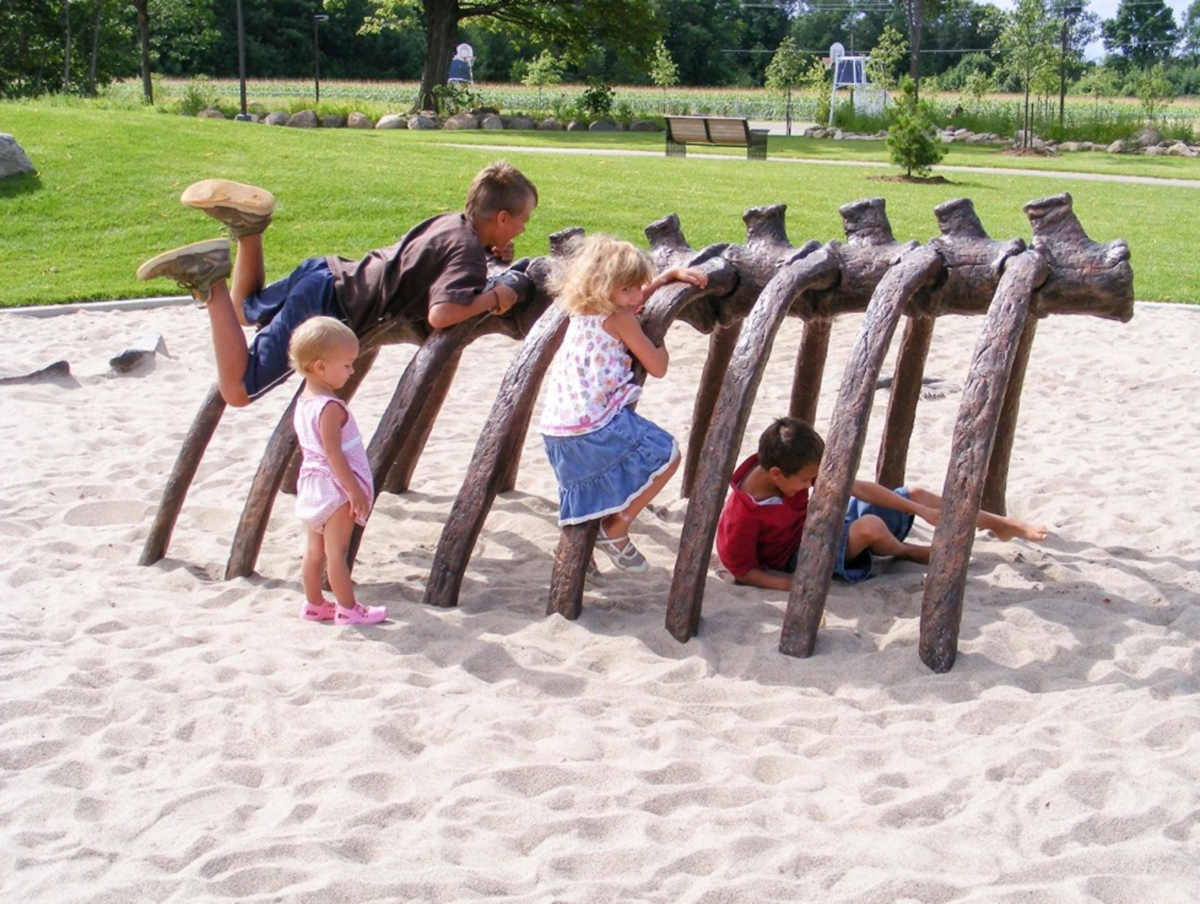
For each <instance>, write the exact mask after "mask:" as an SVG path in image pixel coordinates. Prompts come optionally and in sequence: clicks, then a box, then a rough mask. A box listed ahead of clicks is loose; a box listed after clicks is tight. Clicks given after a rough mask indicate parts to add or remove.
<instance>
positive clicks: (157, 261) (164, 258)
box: [137, 239, 229, 279]
mask: <svg viewBox="0 0 1200 904" xmlns="http://www.w3.org/2000/svg"><path fill="white" fill-rule="evenodd" d="M222 249H224V250H225V251H228V250H229V240H228V239H209V240H208V241H206V242H195V243H194V244H191V245H181V246H180V247H178V248H172V249H171V250H170V251H164V252H163V253H162V254H160V255H158V256H157V257H152V258H150V260H148V261H146V263H144V264H142V265H141V266H140V267H138V269H137V278H138V279H156V278H157V277H155V275H154V271H155V270H157V269H158V268H159V267H161V266H162V265H163V264H166V263H169V262H170V261H173V260H175V259H176V258H179V257H184V256H185V255H188V254H212V253H213V252H214V251H220V250H222Z"/></svg>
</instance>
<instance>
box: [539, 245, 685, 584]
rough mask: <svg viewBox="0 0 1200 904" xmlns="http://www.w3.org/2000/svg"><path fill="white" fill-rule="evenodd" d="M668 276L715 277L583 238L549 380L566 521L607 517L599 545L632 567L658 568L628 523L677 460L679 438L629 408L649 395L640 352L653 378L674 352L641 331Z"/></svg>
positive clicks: (568, 271) (552, 451)
mask: <svg viewBox="0 0 1200 904" xmlns="http://www.w3.org/2000/svg"><path fill="white" fill-rule="evenodd" d="M669 282H688V283H692V284H693V285H696V286H700V287H704V286H705V285H706V284H707V283H708V275H707V274H706V273H704V271H702V270H696V269H690V268H684V267H672V268H670V269H669V270H665V271H663V272H662V273H661V274H659V275H658V276H655V275H654V262H653V261H652V260H651V259H650V256H649V255H648V254H646V253H645V252H644V251H639V250H638V249H637V248H636V247H634V246H633V245H632V244H630V243H629V242H625V241H621V240H619V239H615V238H612V237H611V236H605V235H596V236H591V237H589V238H587V239H584V240H583V242H582V243H581V245H580V247H579V249H578V250H577V251H576V252H575V254H574V255H573V256H572V257H571V259H570V261H569V262H568V263H567V265H566V267H565V269H564V270H563V271H562V273H561V274H560V275H559V277H558V278H557V280H556V285H555V289H556V291H557V295H558V303H559V305H561V306H562V308H563V309H564V310H565V311H566V312H567V313H568V314H569V315H570V321H569V322H568V325H567V332H566V336H565V337H564V338H563V343H562V347H561V348H560V349H559V351H558V354H557V355H555V358H554V362H553V363H552V364H551V365H550V371H549V373H548V374H547V377H546V383H547V392H546V399H545V403H544V405H543V407H542V421H541V425H540V426H539V428H538V429H539V431H540V432H541V434H542V439H543V442H544V443H545V446H546V454H547V456H549V458H550V465H551V467H553V468H554V474H555V476H556V477H557V478H558V500H559V510H558V523H559V524H560V525H566V524H582V523H584V522H587V521H594V520H596V519H601V520H600V534H599V539H598V540H597V541H596V545H597V546H599V547H600V548H601V549H602V550H603V551H604V552H605V553H607V554H608V557H609V558H610V559H612V561H613V563H614V564H615V565H616V566H617V567H618V568H623V569H625V570H626V571H634V572H642V571H645V570H646V569H647V568H649V567H650V566H649V565H648V564H647V562H646V558H645V556H643V555H642V554H641V553H640V552H639V551H638V549H637V547H636V546H634V545H633V541H632V540H631V539H630V538H629V525H630V524H632V523H633V519H635V518H636V517H637V516H638V514H639V513H640V512H641V511H642V509H644V508H645V507H646V505H647V504H648V503H649V502H650V500H651V499H653V498H654V497H655V496H656V495H658V492H659V491H660V490H661V489H662V488H663V487H664V486H666V483H667V481H668V480H670V479H671V475H672V474H674V473H675V469H676V468H677V467H678V466H679V447H678V446H677V445H676V443H675V439H674V437H672V436H671V435H670V434H669V433H667V432H666V431H665V430H663V429H662V428H661V427H659V426H657V425H656V424H653V423H651V422H650V421H648V420H646V419H645V418H643V417H639V416H638V415H637V414H636V413H635V412H634V411H632V410H631V409H630V406H632V405H633V404H634V403H635V402H636V401H637V400H638V397H639V396H640V395H641V393H642V388H641V387H640V386H638V385H637V384H636V383H634V382H633V359H634V358H636V359H637V360H638V361H639V362H640V363H641V365H642V366H643V367H644V368H645V369H646V372H647V373H648V374H650V375H651V376H654V377H662V376H663V375H664V374H666V372H667V364H668V362H669V356H668V355H667V349H666V347H665V346H661V345H655V344H654V343H653V342H651V341H650V339H649V338H648V337H647V336H646V334H645V333H644V332H642V326H641V323H639V322H638V314H640V313H641V310H642V306H643V305H644V304H645V303H646V299H647V298H649V297H650V295H651V294H652V293H653V292H654V291H655V290H656V289H658V288H659V287H660V286H664V285H666V284H667V283H669Z"/></svg>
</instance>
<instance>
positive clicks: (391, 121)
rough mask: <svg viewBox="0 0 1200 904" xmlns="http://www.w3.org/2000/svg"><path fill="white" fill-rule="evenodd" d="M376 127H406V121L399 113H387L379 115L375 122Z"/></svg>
mask: <svg viewBox="0 0 1200 904" xmlns="http://www.w3.org/2000/svg"><path fill="white" fill-rule="evenodd" d="M375 128H377V129H407V128H408V122H407V120H405V118H404V117H403V116H401V115H400V114H399V113H388V114H386V115H384V116H380V117H379V122H377V123H375Z"/></svg>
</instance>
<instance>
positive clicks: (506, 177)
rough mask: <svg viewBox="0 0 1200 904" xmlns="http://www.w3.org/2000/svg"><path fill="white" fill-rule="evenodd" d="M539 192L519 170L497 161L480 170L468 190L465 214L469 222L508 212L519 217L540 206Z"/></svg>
mask: <svg viewBox="0 0 1200 904" xmlns="http://www.w3.org/2000/svg"><path fill="white" fill-rule="evenodd" d="M537 202H538V193H537V189H536V188H534V187H533V183H532V182H530V181H529V180H528V179H526V178H525V176H524V175H523V174H522V173H521V171H520V170H519V169H517V168H516V167H515V166H513V165H512V164H511V163H505V162H504V161H503V160H497V161H496V162H495V163H493V164H490V165H489V166H485V167H484V168H483V169H481V170H480V171H479V173H478V174H477V175H476V176H475V178H474V179H473V180H471V187H470V188H468V189H467V206H466V209H465V213H466V215H467V219H468V220H490V219H491V218H492V217H494V216H496V215H497V214H498V213H500V211H502V210H507V211H508V212H509V213H510V214H512V215H513V216H519V215H520V214H522V213H524V212H525V210H526V209H527V208H529V209H532V208H534V207H537Z"/></svg>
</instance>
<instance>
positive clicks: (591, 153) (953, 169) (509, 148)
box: [442, 144, 1200, 188]
mask: <svg viewBox="0 0 1200 904" xmlns="http://www.w3.org/2000/svg"><path fill="white" fill-rule="evenodd" d="M442 146H443V147H449V148H459V149H462V150H472V151H478V150H485V151H500V152H501V153H509V154H512V153H522V154H568V155H575V156H581V157H661V156H662V155H663V154H662V151H631V150H622V149H618V148H612V149H609V148H535V147H516V146H513V145H504V144H447V145H442ZM696 159H703V160H745V159H746V156H745V154H740V155H739V154H704V155H703V156H702V157H697V158H696ZM766 162H767V163H782V164H787V163H810V164H814V165H816V166H865V167H874V168H875V169H879V168H881V167H883V168H888V167H891V166H892V164H890V163H886V162H884V161H882V160H875V161H872V160H823V159H819V158H815V157H768V158H767V160H766ZM937 170H938V172H939V173H942V172H948V173H991V174H992V175H996V176H1030V177H1032V178H1035V179H1076V180H1079V181H1082V182H1122V183H1125V184H1127V185H1160V186H1166V187H1170V188H1200V179H1159V178H1156V177H1154V176H1118V175H1110V174H1108V173H1076V172H1069V171H1062V170H1027V169H1007V168H1005V167H997V166H944V165H942V164H940V163H939V164H938V167H937Z"/></svg>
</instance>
